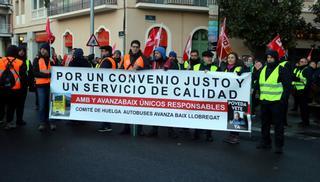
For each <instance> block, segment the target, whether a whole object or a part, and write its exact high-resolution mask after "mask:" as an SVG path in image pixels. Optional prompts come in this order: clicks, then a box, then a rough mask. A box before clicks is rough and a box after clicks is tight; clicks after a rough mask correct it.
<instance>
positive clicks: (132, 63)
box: [120, 40, 150, 136]
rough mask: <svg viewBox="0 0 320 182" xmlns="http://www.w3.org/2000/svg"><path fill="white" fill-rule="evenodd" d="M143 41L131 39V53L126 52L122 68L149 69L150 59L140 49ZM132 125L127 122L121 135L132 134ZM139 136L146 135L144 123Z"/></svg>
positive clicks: (138, 131)
mask: <svg viewBox="0 0 320 182" xmlns="http://www.w3.org/2000/svg"><path fill="white" fill-rule="evenodd" d="M140 46H141V43H140V41H138V40H133V41H131V44H130V51H129V54H125V55H124V57H123V61H122V62H121V63H120V69H124V70H128V71H129V70H131V71H137V70H144V69H149V68H150V67H149V61H148V59H146V58H145V57H144V56H143V54H142V52H141V49H140ZM130 133H131V131H130V125H129V124H125V125H124V128H123V129H122V131H121V132H120V134H121V135H130ZM137 134H138V136H144V135H145V134H144V132H143V127H142V125H138V126H137Z"/></svg>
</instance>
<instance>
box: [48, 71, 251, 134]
mask: <svg viewBox="0 0 320 182" xmlns="http://www.w3.org/2000/svg"><path fill="white" fill-rule="evenodd" d="M250 87H251V75H250V73H244V74H242V75H241V76H238V75H237V74H235V73H224V72H207V73H205V72H202V71H198V72H195V71H173V70H169V71H163V70H142V71H137V72H132V71H125V70H112V69H93V68H70V67H53V68H52V75H51V102H50V118H51V119H67V120H82V121H99V122H112V123H127V124H141V125H157V126H169V127H182V128H198V129H209V130H229V131H240V132H250V131H251V117H250Z"/></svg>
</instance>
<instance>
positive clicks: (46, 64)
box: [33, 43, 56, 131]
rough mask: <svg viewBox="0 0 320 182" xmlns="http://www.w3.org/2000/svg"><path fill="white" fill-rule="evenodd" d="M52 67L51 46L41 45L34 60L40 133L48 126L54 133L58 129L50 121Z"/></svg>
mask: <svg viewBox="0 0 320 182" xmlns="http://www.w3.org/2000/svg"><path fill="white" fill-rule="evenodd" d="M51 66H52V62H51V60H50V45H49V44H48V43H45V44H43V45H41V47H40V53H39V55H38V56H37V57H36V58H35V59H34V60H33V75H34V77H35V80H36V88H37V92H38V101H39V120H40V124H39V127H38V130H39V131H44V130H45V129H46V128H47V126H49V128H50V130H52V131H53V130H55V129H56V125H55V124H54V123H53V122H52V121H50V120H49V103H50V102H49V99H50V81H51Z"/></svg>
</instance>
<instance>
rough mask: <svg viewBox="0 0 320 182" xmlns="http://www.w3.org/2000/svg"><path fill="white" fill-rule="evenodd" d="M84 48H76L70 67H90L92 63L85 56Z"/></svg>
mask: <svg viewBox="0 0 320 182" xmlns="http://www.w3.org/2000/svg"><path fill="white" fill-rule="evenodd" d="M83 54H84V53H83V50H82V49H81V48H76V49H75V51H74V53H73V58H72V61H71V62H70V64H69V67H84V68H90V67H91V64H90V63H89V62H88V61H87V60H86V59H85V58H84V56H83Z"/></svg>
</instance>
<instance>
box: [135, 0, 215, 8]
mask: <svg viewBox="0 0 320 182" xmlns="http://www.w3.org/2000/svg"><path fill="white" fill-rule="evenodd" d="M137 3H153V4H167V5H183V6H200V7H207V6H208V5H211V4H214V5H215V4H217V0H137Z"/></svg>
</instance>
